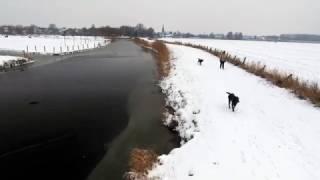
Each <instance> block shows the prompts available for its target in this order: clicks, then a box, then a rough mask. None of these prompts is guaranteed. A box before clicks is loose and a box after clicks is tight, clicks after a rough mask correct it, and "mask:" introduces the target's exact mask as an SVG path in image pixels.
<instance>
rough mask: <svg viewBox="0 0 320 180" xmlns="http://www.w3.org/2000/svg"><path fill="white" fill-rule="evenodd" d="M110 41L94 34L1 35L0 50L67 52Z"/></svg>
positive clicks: (44, 52)
mask: <svg viewBox="0 0 320 180" xmlns="http://www.w3.org/2000/svg"><path fill="white" fill-rule="evenodd" d="M109 42H110V40H106V39H104V38H103V37H92V36H90V37H89V36H65V37H63V36H32V37H31V38H29V37H28V36H9V37H8V38H6V37H4V36H3V35H0V50H13V51H25V52H37V53H41V54H52V53H65V52H73V51H78V50H86V49H92V48H95V47H98V46H99V45H101V46H105V45H107V44H108V43H109Z"/></svg>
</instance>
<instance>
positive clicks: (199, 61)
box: [198, 58, 203, 66]
mask: <svg viewBox="0 0 320 180" xmlns="http://www.w3.org/2000/svg"><path fill="white" fill-rule="evenodd" d="M202 62H203V59H200V58H198V64H200V66H201V64H202Z"/></svg>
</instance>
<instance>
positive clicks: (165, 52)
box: [134, 38, 170, 78]
mask: <svg viewBox="0 0 320 180" xmlns="http://www.w3.org/2000/svg"><path fill="white" fill-rule="evenodd" d="M134 42H135V43H136V44H138V45H140V46H141V47H142V48H144V49H145V50H148V51H152V52H153V55H154V56H155V57H156V59H157V66H158V72H159V76H160V78H164V77H167V76H168V75H169V72H170V62H169V61H170V51H169V49H168V48H167V46H166V45H165V43H163V42H162V41H154V42H152V43H149V42H147V41H145V40H143V39H139V38H135V39H134Z"/></svg>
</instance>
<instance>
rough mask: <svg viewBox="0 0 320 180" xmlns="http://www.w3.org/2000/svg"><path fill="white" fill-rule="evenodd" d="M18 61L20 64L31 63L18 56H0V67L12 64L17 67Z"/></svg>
mask: <svg viewBox="0 0 320 180" xmlns="http://www.w3.org/2000/svg"><path fill="white" fill-rule="evenodd" d="M18 61H21V62H22V63H27V62H32V61H31V60H28V59H26V58H23V57H18V56H2V55H0V67H4V66H9V67H10V65H11V64H12V65H13V66H15V65H17V63H18Z"/></svg>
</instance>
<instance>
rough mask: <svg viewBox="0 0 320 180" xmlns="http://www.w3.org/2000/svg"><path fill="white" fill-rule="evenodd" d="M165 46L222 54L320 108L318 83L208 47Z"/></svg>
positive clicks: (232, 61)
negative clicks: (184, 47)
mask: <svg viewBox="0 0 320 180" xmlns="http://www.w3.org/2000/svg"><path fill="white" fill-rule="evenodd" d="M163 42H164V43H167V44H175V45H182V46H187V47H192V48H196V49H200V50H203V51H206V52H208V53H210V54H212V55H214V56H217V57H218V58H219V57H221V56H222V55H223V53H225V54H224V59H225V60H226V61H227V62H229V63H230V64H233V65H235V66H237V67H239V68H241V69H243V70H245V71H247V72H249V73H251V74H254V75H256V76H259V77H261V78H263V79H265V80H267V81H269V82H271V83H272V84H274V85H276V86H278V87H280V88H285V89H287V90H290V92H291V93H293V94H294V95H296V97H298V98H299V99H304V100H308V101H310V102H311V103H312V104H314V105H315V106H316V107H320V88H319V85H318V83H316V82H311V83H310V82H309V81H307V80H302V79H300V78H299V77H298V76H296V75H294V74H288V73H283V72H281V71H279V70H278V69H272V70H268V69H267V68H266V65H265V64H262V63H260V62H246V58H243V59H241V58H239V57H237V56H233V55H231V54H230V53H228V52H227V51H223V50H218V49H216V48H214V49H213V48H210V47H208V46H201V45H194V44H191V43H181V42H167V41H163Z"/></svg>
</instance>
